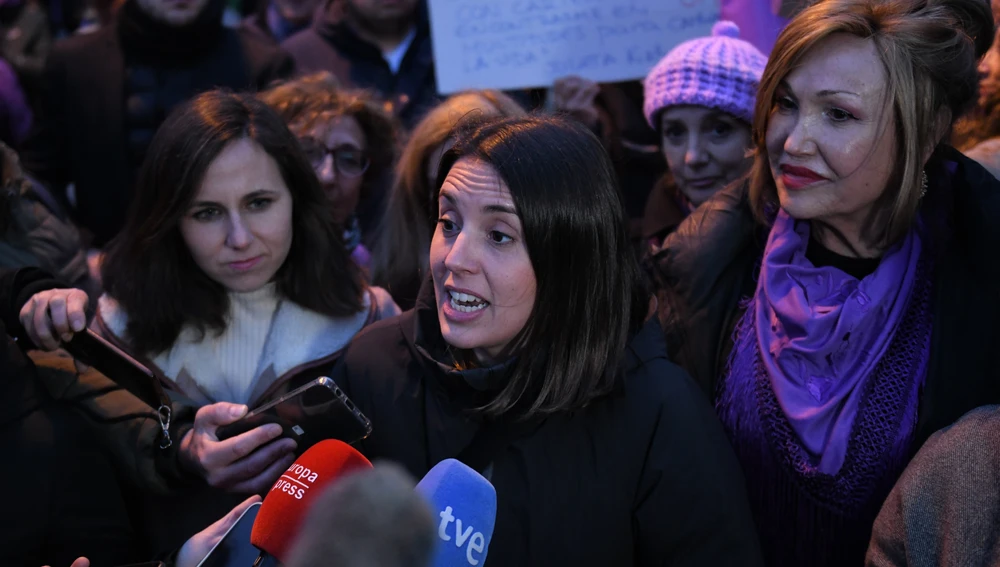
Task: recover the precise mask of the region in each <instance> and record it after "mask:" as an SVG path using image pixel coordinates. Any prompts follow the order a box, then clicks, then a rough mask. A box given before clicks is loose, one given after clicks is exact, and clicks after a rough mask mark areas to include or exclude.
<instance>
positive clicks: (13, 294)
mask: <svg viewBox="0 0 1000 567" xmlns="http://www.w3.org/2000/svg"><path fill="white" fill-rule="evenodd" d="M61 287H69V286H67V285H66V284H65V283H63V282H61V281H59V280H57V279H56V278H54V277H52V276H51V275H50V274H49V273H48V272H45V271H44V270H42V269H40V268H19V269H16V270H0V321H2V322H3V325H4V327H5V328H6V330H7V334H8V335H9V336H10V337H12V338H13V339H14V340H16V341H17V342H18V344H20V345H21V348H22V349H29V348H33V346H34V345H33V343H32V342H31V339H30V338H28V335H27V333H25V332H24V329H23V328H22V327H21V321H20V314H21V308H22V307H24V304H25V303H27V302H28V300H29V299H31V296H33V295H35V294H36V293H39V292H42V291H45V290H48V289H57V288H61Z"/></svg>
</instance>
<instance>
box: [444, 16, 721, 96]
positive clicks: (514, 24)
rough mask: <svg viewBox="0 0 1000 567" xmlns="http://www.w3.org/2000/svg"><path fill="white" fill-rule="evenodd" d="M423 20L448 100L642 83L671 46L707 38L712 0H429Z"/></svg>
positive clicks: (711, 18) (710, 22) (716, 17)
mask: <svg viewBox="0 0 1000 567" xmlns="http://www.w3.org/2000/svg"><path fill="white" fill-rule="evenodd" d="M430 16H431V30H432V33H433V38H434V60H435V72H436V73H437V83H438V90H439V91H440V92H441V93H442V94H448V93H453V92H456V91H460V90H464V89H485V88H494V89H518V88H527V87H547V86H551V85H552V83H553V81H555V80H556V79H558V78H560V77H565V76H568V75H579V76H582V77H586V78H588V79H592V80H595V81H600V82H614V81H626V80H632V79H639V78H642V77H645V76H646V73H648V72H649V70H650V69H651V68H652V67H653V65H655V64H656V62H657V61H659V60H660V59H661V58H662V57H663V56H664V55H666V54H667V52H668V51H670V49H672V48H673V47H674V46H675V45H677V44H679V43H681V42H683V41H686V40H688V39H693V38H696V37H701V36H706V35H709V34H710V33H711V30H712V24H714V23H715V22H716V21H717V20H718V19H719V0H430Z"/></svg>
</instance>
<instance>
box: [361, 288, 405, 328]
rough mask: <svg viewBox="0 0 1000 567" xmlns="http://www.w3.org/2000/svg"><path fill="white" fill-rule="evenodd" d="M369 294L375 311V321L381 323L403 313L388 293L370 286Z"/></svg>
mask: <svg viewBox="0 0 1000 567" xmlns="http://www.w3.org/2000/svg"><path fill="white" fill-rule="evenodd" d="M368 294H369V297H370V301H371V302H372V306H373V309H374V317H373V319H374V321H381V320H383V319H388V318H390V317H395V316H396V315H399V314H400V313H402V312H403V311H402V310H401V309H400V308H399V306H398V305H396V302H395V301H394V300H393V299H392V295H390V294H389V292H388V291H386V290H384V289H382V288H381V287H378V286H374V285H373V286H369V287H368Z"/></svg>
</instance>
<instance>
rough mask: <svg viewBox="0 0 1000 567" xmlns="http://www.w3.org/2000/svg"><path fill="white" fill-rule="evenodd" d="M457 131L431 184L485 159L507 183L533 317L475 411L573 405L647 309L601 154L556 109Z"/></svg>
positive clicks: (594, 388) (609, 381) (610, 374)
mask: <svg viewBox="0 0 1000 567" xmlns="http://www.w3.org/2000/svg"><path fill="white" fill-rule="evenodd" d="M463 130H465V133H460V135H459V137H458V140H457V141H456V143H455V145H454V147H452V148H451V149H450V150H449V151H447V152H445V154H444V156H443V157H442V160H441V169H440V173H439V176H438V182H437V186H438V187H439V188H440V187H441V185H442V183H443V182H444V180H445V178H446V177H447V175H448V172H449V171H450V170H451V168H452V167H453V166H454V165H455V163H456V162H457V161H458V160H461V159H469V158H471V159H476V160H481V161H483V162H485V163H487V164H489V165H490V166H491V167H492V168H493V169H494V170H495V171H496V173H497V174H498V175H499V177H500V179H501V180H502V181H503V183H504V184H505V185H506V186H507V187H508V189H509V190H510V193H511V197H512V198H513V201H514V206H515V208H516V209H517V214H518V217H519V218H520V219H521V224H522V225H523V229H524V241H525V245H526V247H527V250H528V257H529V258H530V260H531V266H532V268H533V269H534V272H535V279H536V281H537V292H536V296H535V303H534V306H533V307H532V312H531V316H530V317H529V319H528V322H527V323H526V324H525V326H524V328H523V329H522V330H521V332H520V333H519V334H518V335H517V336H516V337H515V338H514V340H513V341H511V343H510V345H511V346H510V347H508V353H509V354H510V355H513V356H514V357H516V360H515V361H514V363H513V364H514V366H513V371H512V375H511V379H510V380H509V382H508V383H507V385H506V386H505V387H504V388H503V390H501V391H500V393H499V394H497V395H496V397H495V398H494V399H493V400H492V401H490V402H489V403H488V404H487V405H486V406H485V407H483V408H482V410H483V411H484V412H485V413H486V414H487V415H491V416H498V415H501V414H504V413H507V412H510V411H512V410H514V411H516V413H519V414H520V413H522V411H523V413H524V415H523V417H533V416H537V415H542V414H551V413H555V412H562V411H572V410H576V409H580V408H582V407H584V406H586V405H587V404H588V403H589V402H590V401H592V400H594V399H595V398H597V397H600V396H602V395H605V394H607V393H609V392H610V391H611V390H612V388H613V387H614V385H615V381H616V380H617V377H618V374H619V372H620V368H619V367H620V365H621V362H622V360H623V357H624V355H625V348H626V345H627V343H628V341H629V339H630V338H631V336H632V335H633V334H634V333H635V332H637V331H638V329H639V328H640V327H641V326H642V324H643V323H644V321H645V319H646V316H647V313H648V311H649V294H648V292H647V291H646V289H645V286H644V283H643V279H642V275H641V272H640V269H639V264H638V260H637V259H636V257H635V254H634V252H633V249H632V247H631V245H630V244H629V238H628V232H627V229H626V221H625V209H624V206H623V205H622V200H621V195H620V193H619V191H618V185H617V181H616V177H615V173H614V169H613V167H612V164H611V159H610V158H609V157H608V154H607V152H605V150H604V148H603V146H602V145H601V142H600V141H599V140H598V139H597V138H596V137H595V136H594V135H593V134H591V133H590V131H589V130H588V129H587V128H586V127H584V126H582V125H580V124H578V123H577V122H575V121H570V120H566V119H562V118H557V117H540V116H530V117H520V118H500V119H491V120H486V121H485V122H479V123H478V124H476V125H470V126H469V127H466V128H463Z"/></svg>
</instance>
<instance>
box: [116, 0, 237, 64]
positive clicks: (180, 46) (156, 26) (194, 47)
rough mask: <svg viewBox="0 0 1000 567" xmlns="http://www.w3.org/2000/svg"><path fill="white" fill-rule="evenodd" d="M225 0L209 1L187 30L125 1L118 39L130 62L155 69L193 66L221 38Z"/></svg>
mask: <svg viewBox="0 0 1000 567" xmlns="http://www.w3.org/2000/svg"><path fill="white" fill-rule="evenodd" d="M225 7H226V6H225V0H209V2H208V4H206V5H205V7H204V8H203V9H202V11H201V13H200V14H198V17H197V18H195V20H194V21H193V22H191V23H190V24H187V25H184V26H172V25H169V24H167V23H164V22H161V21H159V20H156V19H154V18H152V17H151V16H150V15H149V14H147V13H146V12H144V11H143V10H142V9H141V8H140V7H139V3H138V1H137V0H126V2H125V5H124V6H122V8H121V12H120V15H119V17H118V22H117V26H118V36H119V37H120V38H121V42H122V47H123V48H124V50H125V53H126V54H127V57H128V59H130V60H132V61H135V62H137V63H141V64H147V65H154V66H177V65H185V64H189V63H191V62H193V61H194V60H196V59H198V58H199V57H203V56H205V55H206V54H207V53H209V52H210V51H211V49H212V48H213V47H214V46H215V44H216V43H217V42H218V41H219V39H220V38H221V37H222V32H223V31H224V30H223V27H222V12H223V11H224V10H225Z"/></svg>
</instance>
